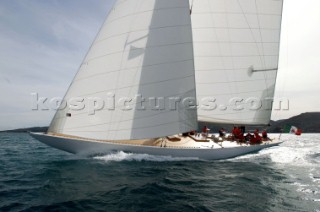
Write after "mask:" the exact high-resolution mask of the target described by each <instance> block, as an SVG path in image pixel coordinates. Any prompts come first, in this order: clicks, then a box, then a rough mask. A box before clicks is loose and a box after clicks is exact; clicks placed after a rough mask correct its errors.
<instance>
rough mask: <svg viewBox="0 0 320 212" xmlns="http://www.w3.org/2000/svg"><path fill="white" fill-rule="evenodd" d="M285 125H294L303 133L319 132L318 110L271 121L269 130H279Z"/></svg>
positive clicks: (319, 115) (319, 118)
mask: <svg viewBox="0 0 320 212" xmlns="http://www.w3.org/2000/svg"><path fill="white" fill-rule="evenodd" d="M286 125H289V126H296V127H298V128H300V129H302V132H304V133H320V112H313V113H302V114H300V115H298V116H294V117H292V118H289V119H285V120H279V121H276V122H273V123H272V127H271V128H270V132H275V133H278V132H281V128H283V127H284V126H286Z"/></svg>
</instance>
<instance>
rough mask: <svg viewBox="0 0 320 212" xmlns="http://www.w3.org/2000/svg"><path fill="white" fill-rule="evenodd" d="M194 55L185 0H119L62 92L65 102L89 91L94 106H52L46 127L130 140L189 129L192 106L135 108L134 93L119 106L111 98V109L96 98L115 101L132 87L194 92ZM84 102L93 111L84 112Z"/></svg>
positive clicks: (153, 93) (166, 93)
mask: <svg viewBox="0 0 320 212" xmlns="http://www.w3.org/2000/svg"><path fill="white" fill-rule="evenodd" d="M193 58H194V56H193V46H192V32H191V20H190V13H189V2H188V0H118V1H117V2H116V3H115V6H114V8H113V9H112V11H111V12H110V14H109V16H108V18H107V20H106V22H105V23H104V25H103V27H102V29H101V31H100V33H99V34H98V36H97V38H96V40H95V41H94V43H93V45H92V47H91V49H90V50H89V52H88V54H87V56H86V58H85V60H84V62H83V64H82V65H81V67H80V70H79V71H78V73H77V75H76V77H75V78H74V80H73V82H72V84H71V86H70V88H69V90H68V92H67V94H66V96H65V101H69V102H70V99H71V98H75V97H78V98H79V97H80V98H84V101H87V100H88V99H90V98H91V103H90V104H93V105H87V104H88V103H87V102H86V105H85V108H84V109H81V110H70V109H69V107H67V108H66V109H64V110H60V111H58V112H57V113H56V115H55V117H54V119H53V121H52V123H51V126H50V128H49V133H61V134H67V135H72V136H79V137H84V138H93V139H103V140H132V139H146V138H157V137H162V136H167V135H173V134H177V133H182V132H187V131H190V130H193V129H196V128H197V122H196V119H197V114H196V110H187V109H185V108H184V107H181V106H178V107H177V109H176V110H173V108H169V107H166V108H165V109H164V110H155V109H152V110H150V109H146V110H142V109H143V108H140V109H139V108H138V109H137V108H135V107H136V105H135V103H137V105H138V104H139V100H137V101H129V100H128V99H126V98H125V99H124V101H120V103H121V102H122V103H124V108H119V107H117V106H119V105H117V102H118V101H116V109H115V110H110V108H108V101H106V102H105V106H106V107H107V108H104V109H100V106H101V105H100V103H101V102H100V100H98V99H103V100H107V99H109V101H110V96H112V95H113V94H114V95H115V99H116V100H117V99H118V98H120V99H121V98H123V97H135V96H136V95H137V94H141V95H142V96H143V97H144V98H146V99H148V98H149V97H155V98H158V97H164V98H167V97H175V96H178V97H180V98H184V97H193V98H195V97H196V94H195V73H194V60H193ZM92 98H93V100H96V101H92ZM112 101H113V100H112ZM89 102H90V101H89ZM109 103H110V102H109ZM140 103H142V101H140ZM144 103H145V104H148V100H147V101H146V102H144ZM149 103H150V102H149ZM77 104H80V102H79V101H78V102H77ZM88 106H89V107H93V106H94V108H99V110H98V111H91V112H90V113H91V114H89V111H88V110H87V108H88ZM130 106H133V107H134V108H133V109H128V108H130ZM166 106H167V105H166ZM92 113H94V115H93V114H92Z"/></svg>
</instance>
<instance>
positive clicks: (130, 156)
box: [94, 151, 199, 162]
mask: <svg viewBox="0 0 320 212" xmlns="http://www.w3.org/2000/svg"><path fill="white" fill-rule="evenodd" d="M94 159H96V160H102V161H105V162H121V161H137V162H142V161H151V162H172V161H173V162H174V161H195V160H199V159H198V158H189V157H188V158H187V157H171V156H156V155H148V154H134V153H125V152H122V151H121V152H117V153H113V154H108V155H104V156H96V157H94Z"/></svg>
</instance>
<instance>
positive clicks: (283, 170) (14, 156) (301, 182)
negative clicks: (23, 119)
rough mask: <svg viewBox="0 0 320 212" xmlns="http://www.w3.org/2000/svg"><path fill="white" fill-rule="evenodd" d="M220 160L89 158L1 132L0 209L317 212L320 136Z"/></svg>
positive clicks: (290, 140)
mask: <svg viewBox="0 0 320 212" xmlns="http://www.w3.org/2000/svg"><path fill="white" fill-rule="evenodd" d="M283 139H284V140H285V141H286V142H285V143H284V144H282V145H281V146H280V147H275V148H271V149H267V150H263V151H261V152H260V153H257V154H251V155H246V156H242V157H239V158H235V159H230V160H223V161H203V160H189V159H187V158H171V157H159V156H151V155H138V154H126V153H123V152H119V153H116V154H113V155H105V156H99V157H92V158H86V157H81V156H76V155H71V154H68V153H64V152H61V151H59V150H55V149H52V148H50V147H47V146H45V145H43V144H41V143H39V142H38V141H36V140H34V139H33V138H31V137H30V136H29V135H28V134H24V133H1V134H0V145H1V148H0V158H1V160H0V211H219V212H220V211H316V212H318V211H320V135H319V134H305V135H303V136H302V137H296V136H290V135H285V136H283Z"/></svg>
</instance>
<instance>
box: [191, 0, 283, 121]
mask: <svg viewBox="0 0 320 212" xmlns="http://www.w3.org/2000/svg"><path fill="white" fill-rule="evenodd" d="M190 1H192V0H190ZM282 6H283V1H282V0H277V1H275V0H214V1H211V0H210V1H201V0H195V1H194V2H193V7H192V30H193V39H194V42H193V43H194V54H195V69H196V82H197V83H196V84H197V86H196V89H197V99H198V101H200V102H202V105H205V106H209V107H203V108H200V109H199V110H198V119H199V121H205V122H212V123H228V124H250V125H260V124H261V125H267V124H269V122H270V117H271V112H272V102H273V97H274V92H275V82H276V77H277V71H278V61H279V47H280V31H281V17H282ZM208 98H209V99H210V101H209V100H208Z"/></svg>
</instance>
